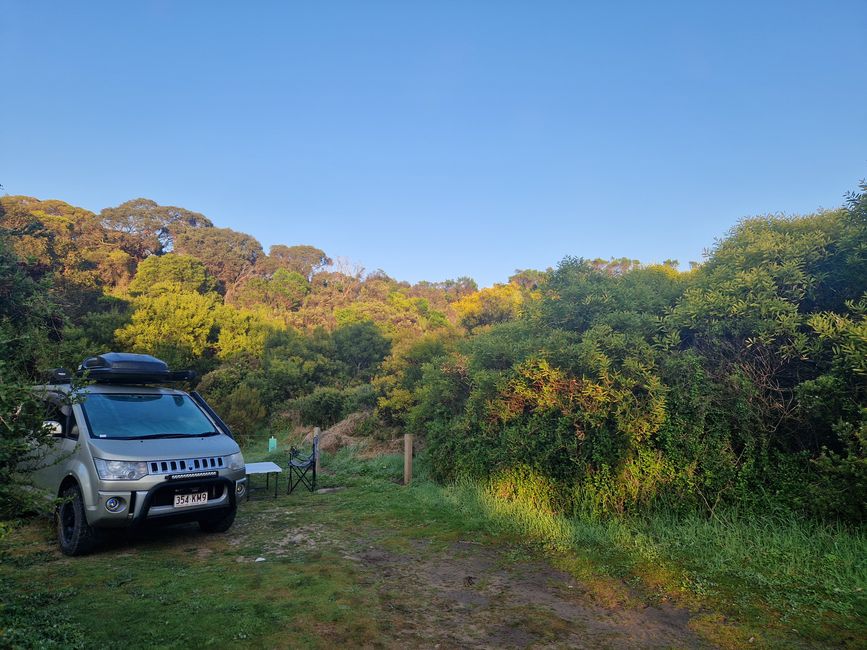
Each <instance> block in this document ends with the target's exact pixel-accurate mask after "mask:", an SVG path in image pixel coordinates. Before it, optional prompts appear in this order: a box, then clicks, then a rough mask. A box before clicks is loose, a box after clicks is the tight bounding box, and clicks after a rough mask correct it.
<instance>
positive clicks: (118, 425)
mask: <svg viewBox="0 0 867 650" xmlns="http://www.w3.org/2000/svg"><path fill="white" fill-rule="evenodd" d="M81 408H82V411H83V413H84V416H85V418H86V419H87V426H88V429H89V430H90V435H91V437H93V438H108V439H110V438H118V439H134V438H185V437H196V436H202V435H217V432H216V431H215V430H214V425H213V424H212V423H211V421H210V420H209V419H208V418H207V417H206V416H205V414H204V413H203V412H202V410H201V409H200V408H199V407H198V406H197V405H196V404H195V402H193V400H192V399H190V397H188V396H186V395H165V394H133V393H130V394H100V393H95V394H90V395H88V396H87V397H86V398H85V399H84V401H83V402H82V404H81Z"/></svg>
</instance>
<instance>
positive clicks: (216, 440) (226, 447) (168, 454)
mask: <svg viewBox="0 0 867 650" xmlns="http://www.w3.org/2000/svg"><path fill="white" fill-rule="evenodd" d="M90 449H91V451H92V452H93V455H94V457H96V458H106V459H109V460H136V461H142V460H144V461H150V460H180V459H187V458H201V457H203V456H228V455H229V454H237V453H238V452H239V451H241V449H240V447H238V443H237V442H235V441H234V440H232V439H231V438H229V437H228V436H225V435H223V434H220V435H217V436H205V437H203V438H199V437H196V438H188V439H186V438H162V439H159V438H158V439H156V440H107V439H102V438H91V439H90Z"/></svg>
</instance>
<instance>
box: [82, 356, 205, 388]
mask: <svg viewBox="0 0 867 650" xmlns="http://www.w3.org/2000/svg"><path fill="white" fill-rule="evenodd" d="M76 374H77V375H78V376H83V375H86V376H87V378H88V379H92V380H93V381H95V382H98V383H102V384H160V383H164V382H171V381H188V380H192V379H195V377H196V373H195V372H194V371H192V370H179V371H171V370H169V367H168V365H167V364H166V362H165V361H161V360H160V359H157V358H156V357H152V356H151V355H149V354H132V353H129V352H106V353H105V354H99V355H96V356H93V357H88V358H87V359H85V360H84V361H82V362H81V365H80V366H78V371H77V372H76Z"/></svg>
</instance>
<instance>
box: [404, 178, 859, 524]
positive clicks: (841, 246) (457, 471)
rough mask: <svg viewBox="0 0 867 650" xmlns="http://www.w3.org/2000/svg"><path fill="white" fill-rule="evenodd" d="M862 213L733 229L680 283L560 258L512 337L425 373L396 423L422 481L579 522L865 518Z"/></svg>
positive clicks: (455, 355)
mask: <svg viewBox="0 0 867 650" xmlns="http://www.w3.org/2000/svg"><path fill="white" fill-rule="evenodd" d="M865 213H867V212H865V193H864V192H862V193H861V194H858V195H855V196H853V197H851V198H850V200H849V202H848V204H847V207H846V208H845V209H842V210H837V211H833V212H823V213H820V214H817V215H812V216H808V217H802V218H783V217H761V218H756V219H747V220H745V221H744V222H742V223H741V224H739V225H738V226H737V227H736V228H734V229H733V230H732V232H731V233H730V234H729V236H728V237H727V238H725V239H723V240H721V241H720V242H718V244H717V245H716V246H715V248H714V249H713V251H712V252H711V254H710V257H709V258H708V260H707V262H706V263H705V264H704V265H703V266H701V267H700V268H698V269H697V270H694V271H692V272H690V273H679V272H677V271H676V270H675V269H673V268H671V267H670V266H651V267H643V266H641V265H638V264H635V263H630V264H627V265H619V266H618V265H599V264H597V263H595V262H587V261H584V260H577V259H572V258H567V259H566V260H564V261H563V262H562V263H561V264H560V266H559V267H558V268H557V269H556V270H555V271H554V272H553V273H551V274H550V275H549V276H548V277H547V280H546V281H544V282H542V283H541V285H540V286H539V287H538V292H539V294H540V300H539V302H538V305H537V306H536V307H535V308H534V309H530V310H527V312H526V313H525V314H524V315H523V317H522V318H521V319H520V320H518V321H515V322H511V323H505V324H502V325H494V326H493V327H492V328H490V329H489V330H488V331H486V332H483V333H481V334H478V335H476V336H475V337H472V338H470V339H468V340H465V341H463V342H461V343H460V344H459V345H458V348H457V350H456V351H454V352H451V353H450V354H449V355H448V356H446V357H445V358H439V359H434V360H432V362H431V363H429V364H427V365H426V366H425V367H424V377H423V379H422V381H421V382H420V383H418V384H416V385H415V387H414V389H413V391H412V395H411V397H410V398H408V399H407V401H408V402H409V403H411V404H412V406H411V408H410V417H409V422H410V423H411V426H413V427H414V428H417V429H420V430H423V431H425V432H426V434H427V438H428V444H429V450H430V456H431V460H432V463H433V470H434V473H435V475H436V476H438V477H439V478H441V479H454V478H459V477H461V476H470V477H476V478H481V477H490V476H503V475H508V473H509V472H514V471H518V468H523V469H521V470H520V471H526V472H530V473H531V474H532V475H533V476H537V477H544V479H545V480H546V481H548V483H547V484H546V485H548V486H549V488H550V490H551V491H552V492H551V493H552V495H553V496H552V497H551V499H552V502H553V503H556V504H557V506H558V507H559V508H562V509H564V510H567V511H569V510H583V511H587V512H591V513H594V514H606V513H623V512H628V511H639V510H647V509H648V508H654V507H657V506H660V505H665V507H666V508H667V509H671V508H675V509H699V510H703V511H704V512H706V513H708V514H710V515H713V514H714V513H716V512H717V510H718V508H719V507H720V506H721V505H723V504H732V503H737V504H738V505H739V506H740V507H742V508H747V509H750V508H751V509H754V510H760V509H767V508H769V507H772V508H788V509H790V510H796V511H800V512H804V513H808V514H811V515H813V516H817V517H825V518H832V519H845V520H849V521H858V522H860V521H863V520H864V517H865V504H867V494H865V476H867V471H865V468H867V464H865V463H867V460H865V447H867V440H865V425H864V415H863V413H864V409H865V408H867V318H865V314H867V293H865V291H867V284H865V283H867V272H865V269H867V246H865V242H867V238H865V233H867V229H865V224H867V218H865ZM397 394H398V395H399V393H397ZM392 401H393V398H392Z"/></svg>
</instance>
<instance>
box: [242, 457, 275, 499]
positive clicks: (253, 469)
mask: <svg viewBox="0 0 867 650" xmlns="http://www.w3.org/2000/svg"><path fill="white" fill-rule="evenodd" d="M244 469H245V471H246V473H247V501H249V500H250V492H251V491H252V488H251V486H250V483H251V481H252V476H253V475H254V474H264V475H265V489H268V488H270V486H271V475H272V474H273V475H274V498H275V499H276V498H277V479H278V478H279V477H280V473H281V472H282V471H283V468H282V467H280V466H279V465H278V464H277V463H271V462H266V463H247V464H246V466H245V468H244Z"/></svg>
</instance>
